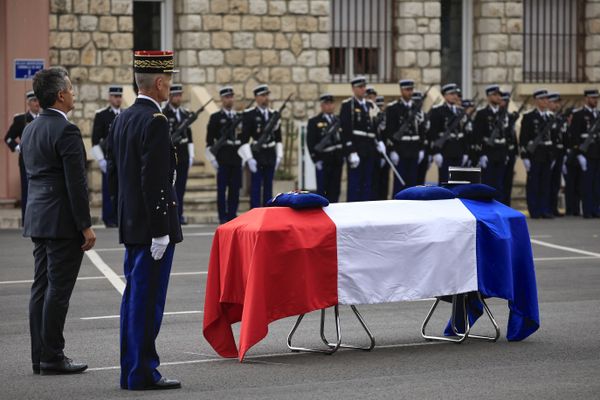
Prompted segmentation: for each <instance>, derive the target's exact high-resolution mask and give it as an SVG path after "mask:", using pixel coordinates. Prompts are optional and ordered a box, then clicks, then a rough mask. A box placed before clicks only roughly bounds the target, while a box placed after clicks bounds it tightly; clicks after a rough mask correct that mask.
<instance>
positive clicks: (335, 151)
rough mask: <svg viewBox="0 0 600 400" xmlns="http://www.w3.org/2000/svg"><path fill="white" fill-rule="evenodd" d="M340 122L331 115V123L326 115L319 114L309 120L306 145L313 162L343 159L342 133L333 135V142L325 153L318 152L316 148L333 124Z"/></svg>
mask: <svg viewBox="0 0 600 400" xmlns="http://www.w3.org/2000/svg"><path fill="white" fill-rule="evenodd" d="M337 120H338V117H336V116H335V115H333V114H331V123H330V122H329V120H328V119H327V117H326V116H325V114H324V113H319V114H318V115H315V116H314V117H312V118H310V119H309V120H308V125H307V127H306V145H307V147H308V152H309V153H310V157H311V158H312V160H313V162H317V161H325V160H334V159H339V158H341V157H342V138H341V136H340V132H339V129H338V132H336V133H335V134H334V135H333V141H332V142H331V144H330V146H328V147H326V148H325V149H324V151H322V152H318V151H317V150H316V149H315V146H316V145H317V144H319V142H320V141H321V140H322V139H323V138H324V137H325V136H326V135H327V132H328V131H329V128H330V127H331V125H332V124H335V122H336V121H337Z"/></svg>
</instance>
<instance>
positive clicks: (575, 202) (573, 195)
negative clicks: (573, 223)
mask: <svg viewBox="0 0 600 400" xmlns="http://www.w3.org/2000/svg"><path fill="white" fill-rule="evenodd" d="M582 175H583V171H581V167H580V166H579V163H578V162H577V161H575V162H569V161H567V174H566V175H565V203H566V204H565V206H566V207H565V208H566V210H565V212H566V214H567V215H579V214H580V213H581V186H582V185H581V181H582Z"/></svg>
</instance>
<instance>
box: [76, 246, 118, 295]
mask: <svg viewBox="0 0 600 400" xmlns="http://www.w3.org/2000/svg"><path fill="white" fill-rule="evenodd" d="M85 254H86V255H87V256H88V258H89V259H90V261H91V262H92V263H93V264H94V265H95V266H96V268H98V270H99V271H100V272H102V274H104V276H105V277H106V279H108V281H109V282H110V283H111V284H112V285H113V286H114V287H115V289H117V292H119V293H120V294H123V292H124V291H125V282H123V280H122V279H121V278H119V275H117V274H116V273H115V271H113V270H112V268H110V267H109V266H108V264H106V263H105V262H104V260H102V258H100V256H99V255H98V253H96V251H95V250H88V251H86V252H85Z"/></svg>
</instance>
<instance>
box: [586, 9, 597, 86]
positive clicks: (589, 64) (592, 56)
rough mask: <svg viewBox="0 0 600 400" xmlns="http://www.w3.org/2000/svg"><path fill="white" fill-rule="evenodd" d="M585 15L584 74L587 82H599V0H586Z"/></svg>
mask: <svg viewBox="0 0 600 400" xmlns="http://www.w3.org/2000/svg"><path fill="white" fill-rule="evenodd" d="M585 17H586V20H585V34H586V38H585V51H586V57H585V60H586V68H585V74H586V78H587V80H588V81H589V82H600V0H587V2H586V7H585Z"/></svg>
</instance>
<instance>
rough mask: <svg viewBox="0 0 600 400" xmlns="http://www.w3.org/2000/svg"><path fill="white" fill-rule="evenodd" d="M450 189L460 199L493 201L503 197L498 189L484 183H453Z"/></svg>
mask: <svg viewBox="0 0 600 400" xmlns="http://www.w3.org/2000/svg"><path fill="white" fill-rule="evenodd" d="M448 190H450V191H452V193H454V194H455V195H456V197H458V198H459V199H469V200H479V201H492V200H499V199H500V198H501V195H500V193H499V192H498V191H497V190H496V189H494V188H493V187H491V186H488V185H484V184H483V183H470V184H466V185H452V186H448Z"/></svg>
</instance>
